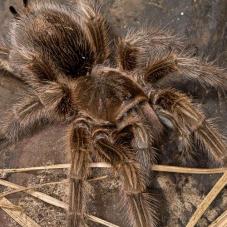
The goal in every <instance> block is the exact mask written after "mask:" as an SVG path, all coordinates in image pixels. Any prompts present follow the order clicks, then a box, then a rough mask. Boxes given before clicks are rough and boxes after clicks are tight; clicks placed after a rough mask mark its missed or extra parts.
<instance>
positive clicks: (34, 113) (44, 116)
mask: <svg viewBox="0 0 227 227" xmlns="http://www.w3.org/2000/svg"><path fill="white" fill-rule="evenodd" d="M68 92H69V91H67V89H66V88H65V89H63V88H62V87H61V85H58V84H52V85H47V86H44V87H41V88H40V90H39V91H38V92H37V94H26V96H25V97H24V98H23V99H22V100H21V101H20V102H19V103H17V104H15V105H14V106H13V107H12V109H11V110H10V111H9V113H8V114H7V115H6V117H5V119H3V120H2V123H1V136H0V150H1V149H3V148H5V147H7V146H8V145H10V144H12V143H14V142H17V141H18V140H20V139H22V138H24V137H26V136H27V135H31V133H34V132H35V131H37V130H39V129H40V128H42V127H44V126H48V125H50V124H51V123H57V122H68V121H72V119H73V118H74V116H75V114H76V113H75V110H73V109H72V107H71V103H70V98H69V93H68Z"/></svg>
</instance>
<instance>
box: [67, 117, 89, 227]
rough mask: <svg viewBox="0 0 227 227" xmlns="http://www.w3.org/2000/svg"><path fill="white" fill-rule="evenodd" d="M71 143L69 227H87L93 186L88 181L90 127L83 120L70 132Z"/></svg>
mask: <svg viewBox="0 0 227 227" xmlns="http://www.w3.org/2000/svg"><path fill="white" fill-rule="evenodd" d="M69 141H70V144H69V149H70V153H71V169H70V196H69V211H68V227H84V226H87V225H86V209H87V202H88V199H89V195H90V194H91V186H90V185H89V183H88V181H87V178H88V176H89V174H90V173H89V163H91V156H90V150H89V144H90V130H89V126H88V125H87V124H86V123H85V122H84V121H82V120H80V121H76V122H74V125H73V127H72V128H71V130H70V132H69Z"/></svg>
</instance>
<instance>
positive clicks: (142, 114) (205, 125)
mask: <svg viewBox="0 0 227 227" xmlns="http://www.w3.org/2000/svg"><path fill="white" fill-rule="evenodd" d="M23 3H24V9H23V10H21V11H17V10H16V9H15V8H14V7H12V6H11V7H10V11H11V12H12V14H13V15H14V17H15V19H14V21H13V22H12V27H11V29H10V45H9V46H8V47H6V45H5V46H4V47H2V48H1V52H2V53H3V54H5V55H7V56H8V58H7V59H2V60H1V61H0V64H1V67H2V68H4V69H6V70H8V71H10V72H11V73H13V74H14V75H15V76H16V77H18V78H20V79H21V80H22V81H24V82H25V84H26V85H27V86H28V88H29V92H28V95H27V96H26V97H25V98H24V99H23V100H21V102H20V103H18V104H16V105H15V106H13V107H12V110H11V114H10V115H9V116H8V118H7V119H6V120H5V121H4V124H3V125H2V132H3V134H2V136H1V139H0V145H1V148H4V147H6V146H7V145H9V144H12V143H14V142H16V141H18V140H19V139H21V138H23V137H25V136H28V135H31V133H34V132H35V131H37V130H38V129H39V128H40V127H43V126H46V125H48V123H53V122H54V123H58V122H62V121H64V122H67V124H68V125H69V130H68V147H67V148H68V150H69V151H70V154H71V160H72V161H71V171H70V176H69V178H70V199H69V200H70V202H69V211H68V226H69V227H80V226H86V218H87V216H86V208H87V201H88V197H89V195H90V192H91V185H90V184H89V182H88V180H87V179H88V177H89V175H90V174H91V171H90V169H89V164H90V163H91V162H94V161H104V162H108V163H110V164H111V165H112V170H113V171H114V172H115V174H116V175H117V177H118V180H119V187H120V191H121V193H122V201H121V202H122V203H123V205H124V206H123V207H124V208H125V210H126V212H125V215H126V219H127V221H128V224H127V225H128V226H133V227H151V226H157V223H158V218H157V217H158V202H157V200H156V198H155V197H154V196H153V195H152V194H151V193H149V190H148V186H149V185H150V184H151V182H150V178H149V168H150V165H151V164H154V163H155V160H156V157H157V155H158V149H159V148H160V146H161V145H162V144H163V143H164V142H165V141H163V140H162V138H163V136H164V134H163V132H164V131H166V130H167V131H172V132H174V133H175V134H176V143H177V144H178V148H179V151H178V153H179V157H178V158H179V160H186V161H187V160H188V159H190V158H193V156H194V155H195V156H196V153H195V151H193V148H194V146H195V145H198V147H199V148H200V150H204V151H205V152H206V153H207V154H208V156H209V158H210V159H211V160H213V162H215V163H218V164H220V165H222V162H223V158H224V157H225V149H226V145H225V142H224V139H223V138H222V136H221V135H220V134H219V133H218V130H217V129H216V128H215V127H214V126H213V125H212V124H211V123H210V122H209V120H207V119H206V117H205V115H204V114H203V112H202V111H201V110H200V109H199V108H198V107H197V106H196V105H195V104H193V103H192V101H191V100H190V98H189V97H187V95H185V94H183V93H181V92H180V91H177V90H176V89H174V88H172V85H171V84H169V87H162V85H160V83H159V82H160V81H161V80H163V79H165V80H167V81H168V80H174V79H175V75H176V74H178V76H179V75H180V77H178V78H184V79H189V80H194V81H198V82H199V83H200V84H202V85H203V86H210V87H213V88H216V89H219V88H221V89H222V90H223V89H226V88H227V82H226V78H227V77H226V73H225V72H224V71H223V70H222V69H219V68H217V67H215V66H213V65H212V64H210V63H207V62H204V61H202V60H200V59H198V58H196V57H193V56H192V55H191V54H190V53H189V52H187V53H184V51H183V49H184V48H183V47H184V46H183V44H182V43H181V41H180V40H179V39H177V38H176V37H175V36H174V35H172V34H171V33H169V32H167V31H164V30H161V29H154V28H150V29H147V30H145V29H144V30H141V31H137V32H135V31H129V32H128V33H127V35H126V36H125V37H122V38H118V39H115V40H116V42H115V44H116V45H115V46H116V48H113V46H114V45H113V43H111V38H110V32H109V30H110V29H109V26H108V23H107V21H106V19H105V18H104V17H103V16H102V15H101V14H100V8H99V7H98V6H97V5H96V4H95V3H94V1H86V0H84V1H82V0H81V1H75V3H72V1H71V2H66V3H65V4H64V5H61V4H60V3H59V4H57V3H54V2H51V1H41V0H40V1H38V0H36V1H33V2H31V3H28V1H26V0H24V1H23ZM110 56H111V57H110Z"/></svg>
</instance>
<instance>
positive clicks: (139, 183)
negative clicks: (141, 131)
mask: <svg viewBox="0 0 227 227" xmlns="http://www.w3.org/2000/svg"><path fill="white" fill-rule="evenodd" d="M94 141H95V144H94V148H95V149H96V150H97V152H98V155H99V156H100V158H101V159H102V160H104V161H107V162H109V163H111V165H112V166H113V169H114V171H115V173H116V175H117V176H118V177H119V181H120V185H121V193H122V194H121V195H122V200H121V203H122V205H123V209H125V210H126V216H125V218H126V221H127V222H128V223H129V225H130V226H133V227H154V226H156V224H157V221H158V220H157V219H158V218H157V217H158V215H157V208H158V205H157V204H158V202H157V201H156V200H155V198H154V197H153V196H152V194H151V193H148V192H146V189H147V188H146V186H147V184H148V182H147V181H148V178H149V177H148V174H147V172H144V171H143V168H141V165H140V163H138V162H137V161H136V154H135V151H134V152H133V151H132V150H130V149H129V148H128V147H127V146H124V145H120V144H119V143H114V142H113V141H111V138H110V136H109V135H108V134H107V133H106V132H104V131H103V132H100V131H99V133H98V135H95V140H94ZM123 212H124V211H123Z"/></svg>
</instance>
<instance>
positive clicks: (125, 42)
mask: <svg viewBox="0 0 227 227" xmlns="http://www.w3.org/2000/svg"><path fill="white" fill-rule="evenodd" d="M148 40H149V38H148V34H147V33H146V32H145V31H138V32H135V31H129V32H128V34H127V35H126V36H125V37H124V38H120V39H119V40H118V44H117V65H118V67H119V68H120V69H121V70H125V71H132V70H134V69H135V68H136V67H137V66H138V65H139V64H140V62H141V61H142V59H144V58H145V53H146V51H147V47H148Z"/></svg>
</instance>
